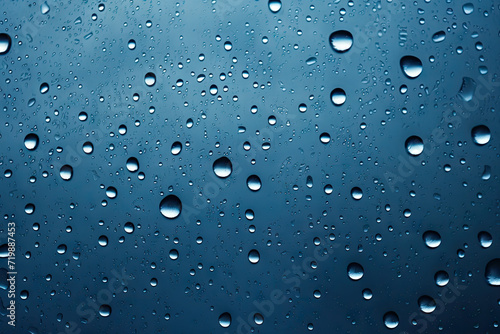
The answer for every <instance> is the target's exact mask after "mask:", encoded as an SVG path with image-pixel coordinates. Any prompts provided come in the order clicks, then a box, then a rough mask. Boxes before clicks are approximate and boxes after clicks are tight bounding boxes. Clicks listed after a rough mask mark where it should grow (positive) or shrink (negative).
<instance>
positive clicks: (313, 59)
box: [306, 57, 317, 66]
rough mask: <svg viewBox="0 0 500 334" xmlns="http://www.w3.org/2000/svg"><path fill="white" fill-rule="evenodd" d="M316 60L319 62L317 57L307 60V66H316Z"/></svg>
mask: <svg viewBox="0 0 500 334" xmlns="http://www.w3.org/2000/svg"><path fill="white" fill-rule="evenodd" d="M316 60H317V59H316V57H310V58H307V60H306V64H307V65H309V66H311V65H314V64H316Z"/></svg>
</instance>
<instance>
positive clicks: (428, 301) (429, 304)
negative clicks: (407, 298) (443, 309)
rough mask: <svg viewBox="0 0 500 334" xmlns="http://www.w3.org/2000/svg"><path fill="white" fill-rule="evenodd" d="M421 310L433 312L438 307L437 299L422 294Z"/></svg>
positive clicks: (419, 302) (420, 299) (419, 301)
mask: <svg viewBox="0 0 500 334" xmlns="http://www.w3.org/2000/svg"><path fill="white" fill-rule="evenodd" d="M418 306H419V307H420V311H422V312H424V313H432V312H434V310H435V309H436V301H435V300H434V298H432V297H430V296H422V297H420V298H419V299H418Z"/></svg>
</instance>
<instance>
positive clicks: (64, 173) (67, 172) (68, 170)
mask: <svg viewBox="0 0 500 334" xmlns="http://www.w3.org/2000/svg"><path fill="white" fill-rule="evenodd" d="M59 176H61V179H63V180H64V181H69V180H71V178H72V177H73V167H71V166H70V165H64V166H62V167H61V169H60V170H59Z"/></svg>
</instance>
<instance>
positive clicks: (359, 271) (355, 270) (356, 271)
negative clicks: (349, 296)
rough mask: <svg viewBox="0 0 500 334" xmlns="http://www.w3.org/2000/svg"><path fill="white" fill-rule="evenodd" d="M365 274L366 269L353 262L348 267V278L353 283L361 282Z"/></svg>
mask: <svg viewBox="0 0 500 334" xmlns="http://www.w3.org/2000/svg"><path fill="white" fill-rule="evenodd" d="M364 273H365V272H364V269H363V267H362V266H361V265H360V264H359V263H356V262H352V263H350V264H349V265H348V266H347V276H349V278H350V279H352V280H353V281H357V280H360V279H361V278H362V277H363V275H364Z"/></svg>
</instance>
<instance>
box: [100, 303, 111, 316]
mask: <svg viewBox="0 0 500 334" xmlns="http://www.w3.org/2000/svg"><path fill="white" fill-rule="evenodd" d="M99 315H100V316H101V317H109V316H110V315H111V306H109V305H106V304H103V305H101V306H100V307H99Z"/></svg>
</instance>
